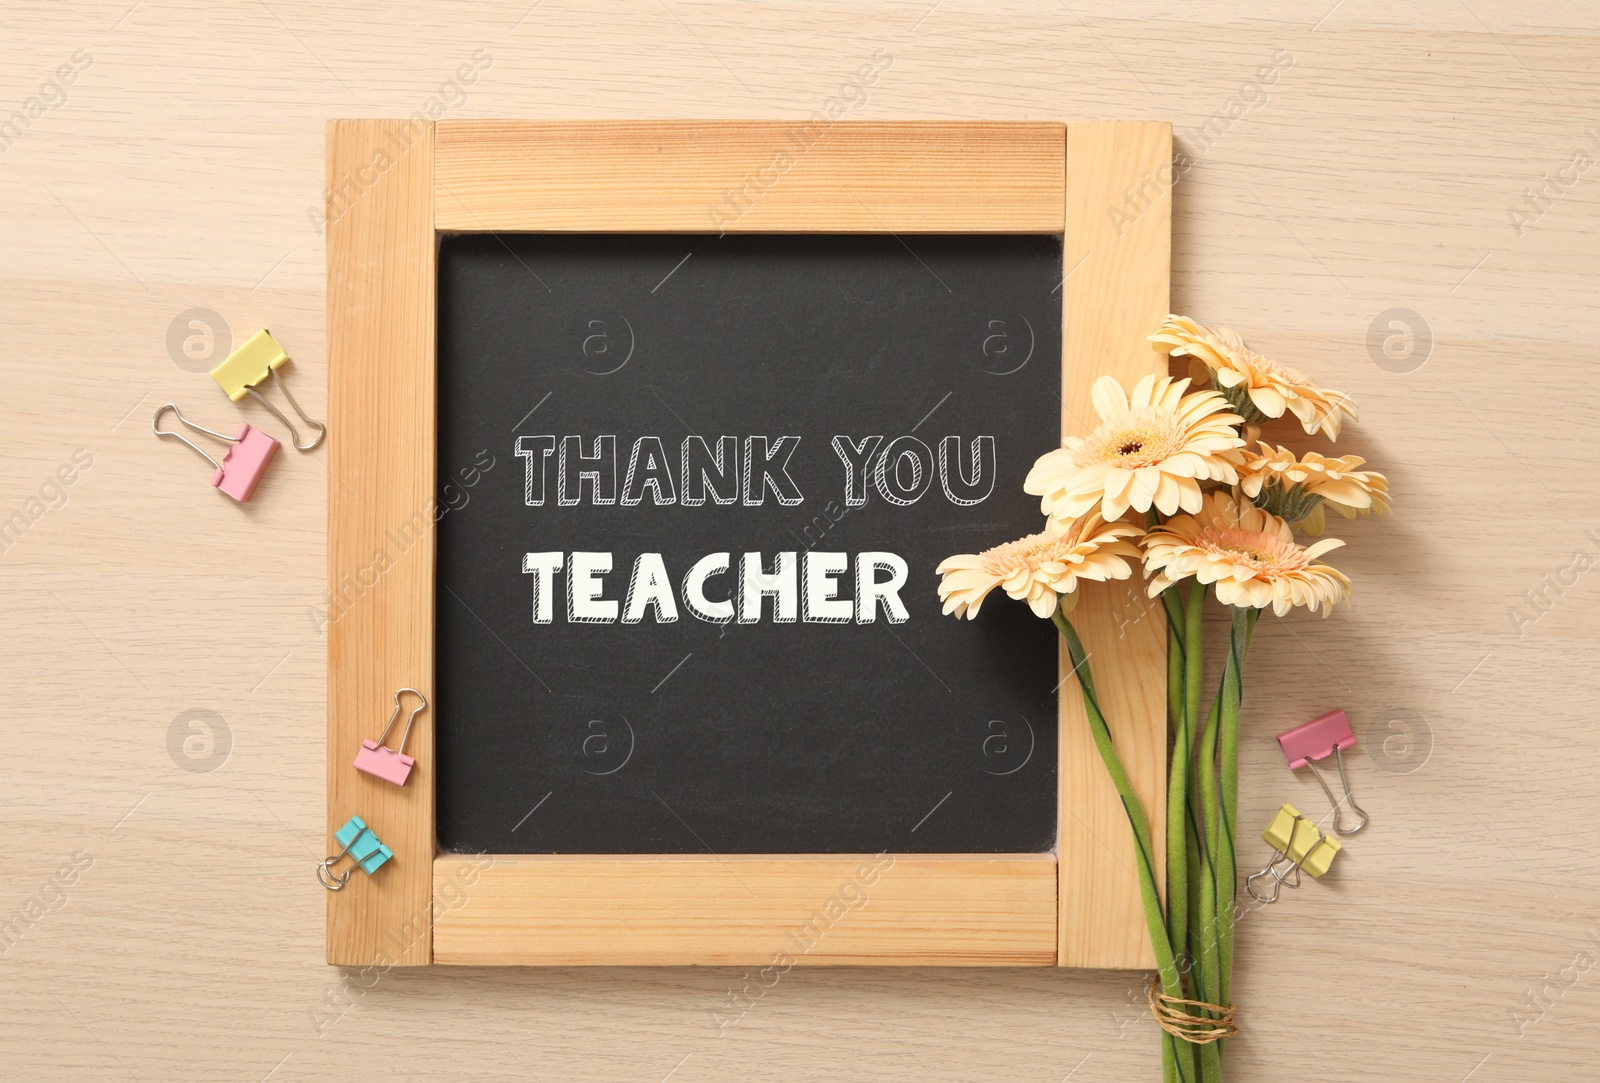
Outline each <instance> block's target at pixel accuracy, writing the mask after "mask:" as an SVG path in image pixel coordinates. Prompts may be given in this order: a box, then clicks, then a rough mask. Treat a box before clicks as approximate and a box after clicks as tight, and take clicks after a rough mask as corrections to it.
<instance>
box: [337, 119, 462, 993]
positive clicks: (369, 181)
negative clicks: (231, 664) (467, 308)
mask: <svg viewBox="0 0 1600 1083" xmlns="http://www.w3.org/2000/svg"><path fill="white" fill-rule="evenodd" d="M432 128H433V126H432V125H431V124H428V123H425V122H424V123H418V124H412V123H411V122H409V121H377V120H340V121H331V122H329V124H328V191H329V193H331V194H330V197H329V203H328V426H329V436H328V476H329V477H330V478H331V479H333V484H331V485H329V486H328V584H329V590H330V591H331V592H332V595H333V597H332V599H331V600H330V603H329V620H328V625H327V631H328V845H329V846H330V847H331V849H329V850H328V853H329V854H335V853H338V851H339V847H338V846H337V845H335V844H334V843H333V832H334V831H335V830H336V829H338V828H339V827H340V826H341V825H342V824H344V823H345V821H346V820H348V819H349V818H350V817H351V816H360V817H361V818H362V819H363V820H365V821H366V823H367V826H368V827H369V828H371V829H372V830H373V831H374V832H376V833H377V835H378V837H379V838H380V839H382V840H383V843H384V845H386V846H388V847H389V848H390V849H391V850H393V851H394V857H393V858H392V859H391V860H390V861H389V862H388V863H387V864H385V865H384V866H383V867H381V868H380V869H378V871H377V872H376V873H374V874H372V875H371V876H370V877H369V876H368V875H367V874H366V873H365V872H363V871H361V870H357V871H355V872H354V873H353V874H352V875H351V877H350V880H349V882H348V883H347V884H346V885H345V887H344V889H343V890H341V891H333V892H329V893H328V940H327V958H328V962H330V963H337V964H343V965H347V966H366V965H369V964H372V963H374V962H382V963H383V964H384V965H389V963H390V962H392V963H394V964H397V965H401V966H419V965H425V964H427V963H428V962H429V961H430V960H431V953H430V933H431V928H432V927H431V923H430V921H429V920H428V917H429V915H430V914H431V912H432V891H433V875H432V868H433V851H434V831H433V822H434V821H433V716H432V713H431V712H429V711H424V712H423V713H422V714H421V715H419V716H418V717H417V719H416V722H415V724H414V725H413V727H412V730H411V735H410V740H409V742H408V743H407V745H406V752H407V754H408V755H411V756H412V757H414V758H415V759H416V765H415V766H414V767H413V768H412V770H411V775H410V777H409V778H408V779H407V781H406V785H405V786H395V785H393V784H391V783H389V782H386V781H384V780H382V779H378V778H375V777H374V776H372V775H368V774H366V773H364V772H361V771H357V770H355V769H354V768H353V767H352V766H351V763H352V761H353V760H354V759H355V755H356V752H357V751H359V750H360V748H361V742H362V740H363V739H373V740H375V739H376V738H377V737H378V735H379V733H380V732H381V731H382V730H383V728H384V725H385V724H386V721H387V720H388V718H389V716H390V714H391V713H392V711H393V704H394V694H395V692H396V691H397V690H398V689H401V688H415V689H418V690H420V691H421V692H422V693H423V695H425V696H430V697H431V695H432V692H433V548H434V533H433V527H434V511H435V508H436V500H435V498H434V495H433V494H434V453H433V449H434V426H433V417H434V396H435V390H436V384H435V380H434V346H435V343H434V311H435V306H436V300H435V287H434V281H435V277H436V275H437V260H436V259H435V257H434V233H433V198H432V193H433V131H432ZM414 705H415V703H414V701H410V700H409V697H408V702H407V703H406V710H407V711H408V712H409V711H410V710H411V708H412V707H413V706H414ZM389 740H390V741H391V742H393V744H392V745H391V747H394V746H397V745H398V744H399V741H400V729H399V728H396V729H395V731H394V732H393V733H391V734H390V737H389ZM342 867H343V868H348V867H349V863H348V862H345V863H344V865H343V866H342Z"/></svg>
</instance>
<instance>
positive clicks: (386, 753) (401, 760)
mask: <svg viewBox="0 0 1600 1083" xmlns="http://www.w3.org/2000/svg"><path fill="white" fill-rule="evenodd" d="M401 692H410V693H411V694H412V695H413V696H416V697H417V699H419V700H421V701H422V702H421V703H419V704H417V709H416V710H414V711H412V712H411V714H410V716H409V717H408V718H407V719H406V728H405V731H404V732H403V733H401V734H400V747H399V748H398V749H394V748H390V747H389V746H388V745H386V744H384V743H383V742H384V740H385V739H386V738H388V736H389V731H390V730H391V729H393V728H394V721H395V719H397V718H399V717H400V693H401ZM427 706H428V697H426V696H424V695H423V694H422V693H421V692H418V691H417V690H416V689H415V688H402V689H400V692H396V693H395V694H394V714H392V715H390V716H389V724H388V725H387V726H385V727H383V732H382V733H381V734H379V735H378V739H377V740H376V741H362V742H361V751H359V752H357V753H356V763H355V766H356V770H358V771H365V772H366V773H367V774H369V775H376V776H377V777H379V778H381V779H383V780H384V781H385V782H393V783H394V784H395V785H396V786H404V785H405V784H406V779H408V778H410V777H411V768H412V767H413V766H414V765H415V764H416V762H417V761H416V760H414V759H412V758H411V757H410V756H407V755H406V753H405V747H406V738H408V737H410V736H411V723H413V722H415V721H416V720H417V715H419V714H421V713H422V712H423V711H424V710H425V709H426V708H427Z"/></svg>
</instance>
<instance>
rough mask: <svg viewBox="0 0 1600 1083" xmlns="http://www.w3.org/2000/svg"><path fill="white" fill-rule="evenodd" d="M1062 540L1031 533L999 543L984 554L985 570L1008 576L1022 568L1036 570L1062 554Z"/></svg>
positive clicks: (991, 573) (992, 573)
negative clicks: (1014, 539) (1012, 540)
mask: <svg viewBox="0 0 1600 1083" xmlns="http://www.w3.org/2000/svg"><path fill="white" fill-rule="evenodd" d="M1063 548H1064V547H1063V545H1062V540H1061V539H1060V538H1052V537H1050V536H1049V535H1048V534H1029V535H1028V536H1027V537H1026V538H1019V539H1017V540H1016V541H1014V542H1007V543H1006V544H1004V545H997V546H995V547H994V548H993V549H991V550H989V551H988V552H987V553H984V554H983V564H984V570H985V571H987V572H988V573H989V574H990V575H998V576H1008V575H1011V574H1012V573H1014V572H1017V571H1019V570H1021V569H1026V570H1027V571H1029V572H1030V573H1031V572H1036V571H1038V570H1039V565H1041V564H1047V563H1049V562H1050V561H1052V560H1056V559H1058V558H1059V557H1060V556H1061V553H1062V551H1063Z"/></svg>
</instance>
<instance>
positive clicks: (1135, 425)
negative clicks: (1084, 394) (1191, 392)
mask: <svg viewBox="0 0 1600 1083" xmlns="http://www.w3.org/2000/svg"><path fill="white" fill-rule="evenodd" d="M1183 444H1184V430H1183V424H1182V422H1180V421H1179V420H1178V417H1177V415H1176V414H1174V413H1172V411H1170V410H1163V409H1160V408H1159V407H1155V406H1146V407H1142V408H1140V409H1137V410H1132V411H1129V412H1128V413H1126V414H1124V415H1122V416H1121V417H1115V418H1112V419H1111V420H1110V421H1107V422H1105V423H1103V424H1102V425H1101V426H1100V427H1099V428H1098V429H1095V430H1094V432H1092V433H1090V434H1089V437H1088V439H1086V440H1085V441H1084V442H1083V446H1082V447H1080V448H1079V449H1078V453H1077V454H1076V455H1075V456H1074V459H1075V460H1076V461H1077V464H1078V465H1079V466H1092V465H1095V464H1097V463H1112V464H1114V465H1116V466H1119V467H1122V468H1123V469H1125V470H1137V469H1139V468H1140V467H1142V466H1155V465H1157V464H1158V463H1160V462H1162V461H1163V460H1165V459H1167V458H1169V457H1170V456H1172V455H1173V454H1174V453H1175V452H1177V451H1179V450H1181V449H1182V447H1183Z"/></svg>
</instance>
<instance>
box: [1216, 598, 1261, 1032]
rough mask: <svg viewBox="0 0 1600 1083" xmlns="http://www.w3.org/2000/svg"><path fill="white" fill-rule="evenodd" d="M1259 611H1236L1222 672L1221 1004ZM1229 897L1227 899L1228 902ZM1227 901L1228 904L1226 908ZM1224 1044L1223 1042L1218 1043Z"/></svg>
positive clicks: (1229, 953) (1229, 970)
mask: <svg viewBox="0 0 1600 1083" xmlns="http://www.w3.org/2000/svg"><path fill="white" fill-rule="evenodd" d="M1260 612H1261V611H1260V610H1258V609H1254V608H1252V609H1240V608H1237V607H1236V608H1235V609H1234V610H1233V630H1232V634H1231V636H1230V637H1229V644H1228V661H1227V664H1226V665H1225V666H1224V667H1223V671H1222V693H1221V695H1220V696H1219V697H1218V698H1219V699H1220V701H1221V703H1222V727H1221V728H1222V733H1221V744H1222V816H1221V820H1222V836H1223V838H1222V846H1221V848H1220V849H1219V850H1218V853H1217V878H1218V882H1219V884H1220V886H1221V887H1222V889H1223V890H1221V891H1219V892H1218V900H1217V901H1218V904H1219V906H1218V910H1219V913H1218V925H1217V940H1218V948H1219V954H1220V955H1221V964H1222V966H1221V971H1220V974H1219V977H1220V979H1221V981H1220V983H1219V988H1218V992H1219V999H1218V1000H1217V1001H1216V1003H1218V1004H1226V1003H1228V995H1229V989H1230V986H1231V984H1232V983H1231V979H1232V976H1233V916H1234V915H1233V909H1234V896H1235V895H1236V894H1237V892H1238V880H1239V876H1238V866H1237V859H1236V856H1235V853H1234V843H1235V840H1236V839H1237V838H1238V826H1239V707H1240V705H1241V704H1242V702H1243V700H1244V659H1245V655H1246V654H1247V653H1249V650H1250V636H1251V633H1253V632H1254V631H1255V626H1256V618H1257V617H1258V616H1259V615H1260ZM1224 897H1225V899H1224ZM1224 902H1225V905H1223V904H1224ZM1218 1044H1221V1043H1218Z"/></svg>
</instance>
